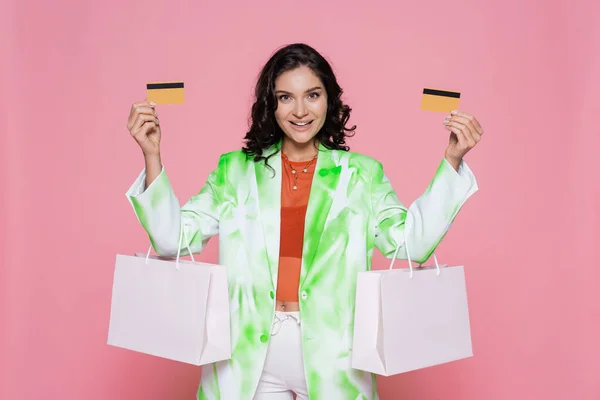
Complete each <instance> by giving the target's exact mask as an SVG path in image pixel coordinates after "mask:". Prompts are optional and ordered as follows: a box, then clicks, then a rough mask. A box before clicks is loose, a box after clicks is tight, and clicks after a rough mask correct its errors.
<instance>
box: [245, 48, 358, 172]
mask: <svg viewBox="0 0 600 400" xmlns="http://www.w3.org/2000/svg"><path fill="white" fill-rule="evenodd" d="M301 66H306V67H308V68H310V69H311V70H312V71H313V72H314V73H315V74H316V75H317V76H318V77H319V78H320V79H321V82H323V86H324V87H325V91H326V92H327V116H326V118H325V123H324V124H323V127H322V128H321V129H320V130H319V132H318V133H317V135H316V139H317V140H318V141H319V143H321V144H323V146H325V147H326V148H328V149H330V150H344V151H349V150H350V147H348V146H347V145H346V138H347V137H351V136H353V135H354V130H355V129H356V125H354V126H352V127H349V128H348V127H346V124H347V123H348V120H349V119H350V112H351V111H352V109H351V108H350V107H349V106H348V105H346V104H344V103H343V102H342V99H341V96H342V93H343V90H342V88H341V87H340V85H339V84H338V82H337V79H336V77H335V74H334V73H333V69H332V68H331V66H330V65H329V63H328V62H327V60H325V58H324V57H323V56H322V55H321V54H319V53H318V52H317V51H316V50H315V49H313V48H312V47H310V46H308V45H306V44H303V43H295V44H291V45H288V46H285V47H282V48H281V49H279V50H278V51H277V52H275V53H274V54H273V55H272V56H271V58H270V59H269V61H267V63H266V64H265V66H264V67H263V68H262V70H261V72H260V75H259V77H258V81H257V82H256V88H255V92H254V95H255V102H254V104H253V105H252V115H251V118H250V129H249V131H248V132H247V133H246V136H245V137H244V140H245V146H244V147H243V148H242V150H243V152H244V153H245V154H246V156H247V157H253V158H254V161H255V162H259V161H261V160H265V164H267V165H268V159H267V158H268V157H264V156H263V152H264V150H266V149H268V148H269V147H271V146H273V145H275V144H277V143H279V142H280V141H281V140H282V139H283V136H284V133H283V131H282V130H281V128H280V127H279V125H278V124H277V121H276V120H275V110H276V109H277V97H276V96H275V81H276V79H277V78H278V77H279V76H280V75H281V74H283V73H284V72H287V71H290V70H292V69H295V68H298V67H301Z"/></svg>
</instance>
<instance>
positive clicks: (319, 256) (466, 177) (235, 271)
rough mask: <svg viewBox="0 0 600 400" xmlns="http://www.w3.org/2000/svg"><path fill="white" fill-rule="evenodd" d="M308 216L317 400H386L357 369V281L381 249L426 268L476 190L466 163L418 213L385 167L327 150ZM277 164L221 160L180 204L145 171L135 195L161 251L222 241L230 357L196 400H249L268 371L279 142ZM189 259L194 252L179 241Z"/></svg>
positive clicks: (306, 276)
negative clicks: (399, 194)
mask: <svg viewBox="0 0 600 400" xmlns="http://www.w3.org/2000/svg"><path fill="white" fill-rule="evenodd" d="M319 150H320V151H319V155H318V158H317V164H316V170H315V175H314V178H313V183H312V187H311V192H310V198H309V202H308V209H307V212H306V226H305V233H304V243H303V255H302V268H301V275H300V285H299V288H298V295H299V301H300V316H301V321H302V322H301V329H302V351H303V356H304V368H305V374H306V381H307V385H308V391H309V394H310V398H311V399H313V400H318V399H323V400H332V399H377V398H378V393H377V385H376V381H375V376H374V375H372V374H370V373H367V372H363V371H359V370H356V369H353V368H352V367H351V357H352V339H353V338H352V335H353V329H354V327H353V322H354V305H355V293H356V279H357V273H358V272H360V271H368V270H370V269H371V261H372V255H373V249H374V248H375V247H377V248H378V249H379V250H380V251H381V252H382V253H383V255H384V256H386V257H388V258H392V257H393V255H394V251H395V250H396V248H397V247H400V250H399V251H398V255H397V257H398V258H400V259H406V251H405V246H404V240H405V239H404V234H406V241H407V242H408V243H409V245H410V254H411V258H412V259H413V261H415V262H417V263H422V262H425V261H426V260H427V259H428V258H429V257H430V255H431V254H432V253H433V251H434V249H435V248H436V246H437V245H438V244H439V243H440V241H441V240H442V238H443V237H444V235H445V234H446V232H447V231H448V229H449V228H450V225H451V224H452V222H453V220H454V218H455V217H456V215H457V213H458V212H459V210H460V209H461V207H462V205H463V204H464V203H465V201H466V200H467V199H468V198H469V197H470V196H471V195H472V194H473V193H475V192H476V191H477V190H478V188H477V182H476V180H475V177H474V175H473V173H472V172H471V170H470V169H469V167H468V166H467V164H466V163H465V162H464V161H463V162H462V163H461V165H460V168H459V171H458V172H456V170H454V168H452V166H451V165H450V164H449V163H448V162H447V161H446V160H445V159H442V161H441V162H440V164H439V167H438V169H437V172H436V173H435V176H434V177H433V179H432V181H431V182H430V184H429V186H428V187H427V189H426V190H425V192H424V193H423V194H422V195H421V196H420V197H419V198H417V199H416V200H415V202H414V203H412V205H411V206H410V207H408V208H407V207H405V206H404V205H403V203H401V202H400V201H399V200H398V197H397V196H396V193H395V192H394V189H393V188H392V186H391V184H390V182H389V180H388V178H387V177H386V175H385V174H384V171H383V167H382V165H381V163H380V162H378V161H376V160H374V159H372V158H370V157H367V156H364V155H360V154H357V153H352V152H344V151H338V150H328V149H326V148H325V147H323V146H320V149H319ZM266 154H267V155H272V157H271V158H270V159H269V165H270V166H271V167H272V168H273V169H274V173H273V171H272V170H271V169H269V168H268V167H266V166H265V164H264V162H261V163H256V162H254V161H253V160H252V159H247V158H246V156H245V155H244V154H243V153H242V152H241V151H233V152H230V153H226V154H223V155H222V156H221V157H220V159H219V162H218V165H217V167H216V168H215V169H214V170H213V171H212V172H211V173H210V175H209V176H208V179H207V181H206V184H205V186H204V187H203V188H202V189H201V190H200V191H199V193H198V194H197V195H194V196H192V197H191V198H190V199H189V200H188V201H187V202H186V203H185V204H184V205H183V206H180V203H179V200H178V199H177V197H176V196H175V193H174V192H173V189H172V187H171V184H170V183H169V178H168V177H167V174H166V172H165V170H164V168H163V170H162V172H161V173H160V175H159V176H158V177H157V178H156V179H155V180H154V181H153V182H152V183H151V184H150V186H149V187H148V188H145V183H144V181H145V171H142V172H141V174H140V175H139V177H138V178H137V180H136V181H135V182H134V183H133V185H132V186H131V187H130V189H129V190H128V192H127V197H128V199H129V201H130V202H131V204H132V206H133V208H134V210H135V213H136V215H137V217H138V220H139V222H140V223H141V225H142V226H143V227H144V229H145V230H146V232H147V233H148V235H149V238H150V241H151V243H152V245H153V247H154V249H155V251H156V252H157V253H158V254H160V255H165V256H174V255H176V253H177V251H178V247H179V236H180V232H181V231H180V230H181V229H185V234H186V235H185V236H186V237H187V238H188V240H189V241H190V248H191V250H192V252H193V253H198V252H200V251H202V249H203V248H204V247H205V245H206V244H207V242H208V240H209V239H210V238H211V237H213V236H215V235H217V234H218V236H219V264H221V265H224V266H225V267H226V268H227V277H228V288H229V301H230V317H231V345H232V356H231V359H230V360H226V361H221V362H217V363H214V364H211V365H206V366H203V367H202V381H201V383H200V386H199V388H198V393H197V398H198V399H223V400H250V399H252V398H253V397H254V393H255V390H256V387H257V384H258V381H259V378H260V376H261V373H262V369H263V364H264V361H265V356H266V352H267V348H268V346H269V340H270V337H271V336H270V333H271V325H272V322H273V317H274V310H275V288H276V287H277V270H278V259H279V239H280V236H279V233H280V207H281V151H280V144H279V145H276V146H273V147H272V148H271V149H269V151H268V152H267V153H266ZM180 250H181V254H182V255H183V254H187V249H186V248H185V244H184V243H182V248H181V249H180Z"/></svg>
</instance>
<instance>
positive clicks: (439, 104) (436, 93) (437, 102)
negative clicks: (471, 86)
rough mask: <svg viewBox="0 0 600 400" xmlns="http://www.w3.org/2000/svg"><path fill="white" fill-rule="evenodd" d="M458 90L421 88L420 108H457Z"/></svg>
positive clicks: (435, 109)
mask: <svg viewBox="0 0 600 400" xmlns="http://www.w3.org/2000/svg"><path fill="white" fill-rule="evenodd" d="M459 100H460V92H456V91H450V90H440V89H428V88H425V89H423V97H422V98H421V110H427V111H435V112H446V113H449V112H450V111H452V110H457V109H458V102H459Z"/></svg>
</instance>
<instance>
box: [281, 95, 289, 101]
mask: <svg viewBox="0 0 600 400" xmlns="http://www.w3.org/2000/svg"><path fill="white" fill-rule="evenodd" d="M289 99H290V96H288V95H287V94H282V95H281V96H279V100H280V101H286V100H289Z"/></svg>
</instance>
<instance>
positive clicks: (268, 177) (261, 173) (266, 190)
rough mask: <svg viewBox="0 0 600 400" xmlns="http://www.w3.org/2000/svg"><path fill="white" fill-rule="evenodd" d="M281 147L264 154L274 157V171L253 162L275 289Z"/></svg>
mask: <svg viewBox="0 0 600 400" xmlns="http://www.w3.org/2000/svg"><path fill="white" fill-rule="evenodd" d="M280 146H281V143H279V144H276V145H274V146H272V147H271V148H270V149H268V150H267V151H265V153H264V155H265V156H269V155H272V156H271V157H270V158H269V166H270V167H272V168H273V169H270V168H268V167H267V166H265V163H264V161H261V162H260V163H256V162H252V164H253V165H254V171H255V175H256V185H257V192H258V206H259V210H260V220H261V222H262V227H263V234H264V240H265V248H266V254H267V261H268V264H269V269H270V272H271V283H272V284H273V289H274V288H275V287H276V284H277V283H276V281H275V279H274V278H275V277H276V276H277V269H278V268H279V241H280V231H281V227H280V223H281V152H280V151H279V149H280ZM273 171H274V172H273Z"/></svg>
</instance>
